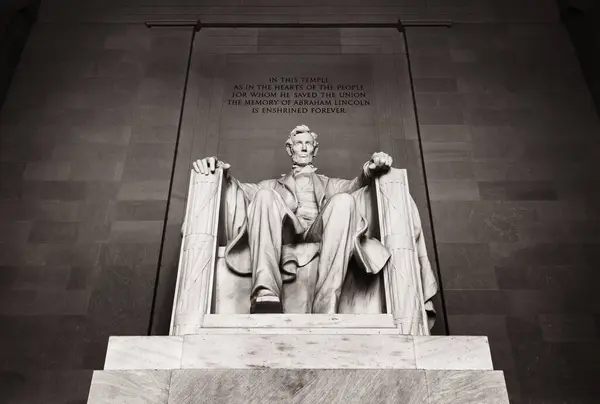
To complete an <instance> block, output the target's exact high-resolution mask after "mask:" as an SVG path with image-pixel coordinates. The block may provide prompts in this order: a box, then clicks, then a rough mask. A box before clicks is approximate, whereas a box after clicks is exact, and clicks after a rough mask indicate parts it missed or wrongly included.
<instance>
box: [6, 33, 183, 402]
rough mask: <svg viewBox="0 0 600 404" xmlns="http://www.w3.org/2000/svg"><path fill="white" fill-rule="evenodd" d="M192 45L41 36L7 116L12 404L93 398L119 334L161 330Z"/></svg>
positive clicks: (124, 36) (108, 36) (135, 36)
mask: <svg viewBox="0 0 600 404" xmlns="http://www.w3.org/2000/svg"><path fill="white" fill-rule="evenodd" d="M190 40H191V31H190V30H161V31H151V30H148V29H147V28H145V27H144V26H140V25H132V26H129V25H122V24H78V23H73V24H47V23H40V24H38V25H37V26H36V27H35V29H34V31H33V32H32V34H31V37H30V39H29V41H28V44H27V47H26V49H25V51H24V53H23V54H22V56H21V62H20V65H19V68H18V70H17V72H16V74H15V76H14V78H13V81H12V84H11V87H10V90H9V93H8V96H7V99H6V102H5V104H4V107H3V109H2V114H1V121H0V133H1V134H2V135H1V137H0V172H1V185H0V194H1V196H0V222H1V227H2V231H1V232H0V238H1V240H0V243H1V247H0V268H1V269H0V288H1V289H2V290H1V292H0V323H1V324H2V325H1V326H0V341H1V345H2V348H1V349H0V367H1V373H0V374H1V376H0V379H1V380H2V381H1V382H0V391H2V394H1V395H2V396H3V397H8V401H5V402H9V403H38V402H39V403H42V402H45V403H59V402H60V403H63V402H69V403H72V402H80V401H81V400H83V399H84V398H85V397H86V395H87V386H88V385H89V379H90V377H91V372H90V370H91V369H94V368H99V367H102V364H103V358H104V351H105V350H106V345H107V341H108V340H107V339H108V336H109V335H113V334H115V333H118V334H132V335H140V334H142V335H143V334H146V333H147V332H148V327H149V319H150V313H151V304H152V296H153V292H154V284H155V281H156V276H157V274H156V272H157V265H156V263H157V262H158V255H159V251H160V241H161V235H162V227H163V220H164V217H165V211H166V201H167V195H168V188H169V180H170V171H171V165H172V161H173V154H174V146H175V140H176V135H177V125H178V122H179V113H180V106H181V99H182V96H183V87H184V79H185V71H186V64H187V54H188V50H189V46H190ZM77 400H79V401H77Z"/></svg>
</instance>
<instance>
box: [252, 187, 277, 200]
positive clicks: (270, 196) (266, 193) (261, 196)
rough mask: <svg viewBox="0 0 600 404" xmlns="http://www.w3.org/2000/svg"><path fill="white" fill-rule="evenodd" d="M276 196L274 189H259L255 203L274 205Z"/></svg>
mask: <svg viewBox="0 0 600 404" xmlns="http://www.w3.org/2000/svg"><path fill="white" fill-rule="evenodd" d="M275 195H276V194H275V191H273V190H272V189H266V188H263V189H259V190H258V191H256V194H255V195H254V203H273V201H274V200H275Z"/></svg>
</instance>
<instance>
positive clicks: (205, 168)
mask: <svg viewBox="0 0 600 404" xmlns="http://www.w3.org/2000/svg"><path fill="white" fill-rule="evenodd" d="M192 166H194V171H196V172H197V173H199V174H203V175H208V174H213V173H214V172H215V170H216V169H217V168H222V169H223V170H227V169H228V168H229V167H231V166H230V165H229V164H227V163H225V162H223V161H219V160H218V159H217V158H216V157H205V158H203V159H198V160H196V161H194V163H193V164H192Z"/></svg>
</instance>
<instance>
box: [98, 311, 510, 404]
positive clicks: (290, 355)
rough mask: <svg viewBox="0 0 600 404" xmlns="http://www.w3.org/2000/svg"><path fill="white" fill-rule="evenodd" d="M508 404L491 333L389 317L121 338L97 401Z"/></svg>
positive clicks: (244, 324)
mask: <svg viewBox="0 0 600 404" xmlns="http://www.w3.org/2000/svg"><path fill="white" fill-rule="evenodd" d="M101 403H102V404H104V403H107V404H108V403H110V404H121V403H136V404H137V403H140V404H141V403H144V404H145V403H149V404H150V403H151V404H184V403H186V404H187V403H190V404H191V403H194V404H196V403H211V404H220V403H240V404H242V403H244V404H245V403H261V404H262V403H311V404H312V403H323V404H325V403H327V404H330V403H429V404H438V403H465V404H466V403H469V404H471V403H473V404H474V403H477V404H486V403H494V404H508V396H507V393H506V387H505V383H504V376H503V374H502V372H500V371H495V370H493V366H492V361H491V356H490V350H489V345H488V341H487V338H486V337H472V336H450V337H447V336H423V337H416V336H407V335H400V334H399V331H398V329H397V328H395V327H394V325H393V322H392V321H391V318H389V317H387V315H374V316H364V315H356V316H354V315H346V316H340V315H337V316H326V315H321V316H315V315H308V316H307V315H283V316H282V315H273V316H271V315H254V316H253V315H231V316H215V317H211V316H210V315H209V316H207V319H206V320H205V323H204V328H203V330H202V332H201V333H200V334H197V335H186V336H176V337H175V336H151V337H148V336H144V337H112V338H111V339H110V341H109V346H108V352H107V355H106V362H105V366H104V370H101V371H96V372H94V376H93V379H92V385H91V388H90V394H89V399H88V404H101Z"/></svg>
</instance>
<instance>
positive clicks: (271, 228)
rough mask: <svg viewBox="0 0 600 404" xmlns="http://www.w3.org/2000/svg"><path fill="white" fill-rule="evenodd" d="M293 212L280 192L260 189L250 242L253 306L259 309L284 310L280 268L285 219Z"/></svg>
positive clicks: (251, 214)
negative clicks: (282, 307)
mask: <svg viewBox="0 0 600 404" xmlns="http://www.w3.org/2000/svg"><path fill="white" fill-rule="evenodd" d="M286 214H291V212H290V211H289V208H288V207H287V206H286V205H285V202H284V201H283V199H282V198H281V196H280V195H279V194H277V193H276V192H275V191H273V190H271V189H260V190H258V192H257V193H256V195H255V197H254V199H253V200H252V202H251V203H250V206H249V207H248V242H249V247H250V259H251V261H252V262H251V265H252V296H251V299H252V306H253V308H254V306H255V305H256V304H257V302H258V304H259V305H261V306H263V307H260V308H258V307H257V308H255V309H256V310H254V309H253V310H252V311H253V312H255V311H260V312H264V311H275V312H281V291H282V278H281V272H280V269H279V263H280V258H281V247H282V242H283V240H282V238H283V218H284V217H285V215H286Z"/></svg>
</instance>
